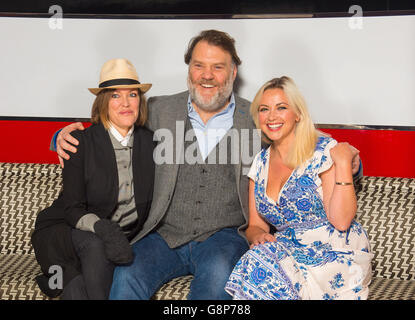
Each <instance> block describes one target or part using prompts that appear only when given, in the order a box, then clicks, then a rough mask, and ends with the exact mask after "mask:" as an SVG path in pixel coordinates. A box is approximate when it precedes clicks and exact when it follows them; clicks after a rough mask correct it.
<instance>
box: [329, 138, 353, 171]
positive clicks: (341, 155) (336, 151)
mask: <svg viewBox="0 0 415 320" xmlns="http://www.w3.org/2000/svg"><path fill="white" fill-rule="evenodd" d="M358 154H359V150H357V149H356V148H354V147H352V146H351V145H350V144H348V143H347V142H339V143H338V144H337V145H336V146H335V147H333V148H331V149H330V155H331V158H332V159H333V162H334V163H335V164H336V165H338V166H343V165H351V164H352V161H353V160H354V159H355V158H356V155H358Z"/></svg>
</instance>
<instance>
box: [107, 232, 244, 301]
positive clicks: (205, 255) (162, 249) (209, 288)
mask: <svg viewBox="0 0 415 320" xmlns="http://www.w3.org/2000/svg"><path fill="white" fill-rule="evenodd" d="M133 250H134V256H135V257H134V261H133V263H132V264H131V265H128V266H117V267H116V268H115V271H114V278H113V283H112V288H111V292H110V299H112V300H116V299H122V300H147V299H150V298H151V297H152V296H153V295H154V293H156V292H157V290H158V289H159V288H160V287H161V286H162V285H163V284H165V283H167V282H168V281H170V280H171V279H173V278H176V277H179V276H184V275H188V274H193V275H194V279H193V281H192V283H191V285H190V292H189V295H188V297H187V299H189V300H228V299H231V296H230V295H229V294H227V293H226V292H225V290H224V287H225V284H226V282H227V281H228V278H229V275H230V274H231V272H232V270H233V267H234V266H235V264H236V263H237V262H238V260H239V258H240V257H241V256H242V255H243V254H244V253H245V252H246V251H247V250H248V244H247V243H246V241H245V239H243V238H242V237H241V236H240V235H239V234H238V232H237V229H236V228H226V229H222V230H220V231H218V232H216V233H215V234H213V235H212V236H210V237H209V238H208V239H206V240H205V241H202V242H197V241H191V242H189V243H187V244H184V245H182V246H180V247H177V248H173V249H171V248H169V246H168V245H167V243H166V242H165V241H164V239H163V238H162V237H161V236H160V235H159V234H158V233H157V232H153V233H150V234H149V235H147V236H146V237H144V238H142V239H141V240H139V241H137V242H136V243H134V244H133Z"/></svg>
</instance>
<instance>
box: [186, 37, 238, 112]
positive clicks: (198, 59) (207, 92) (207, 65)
mask: <svg viewBox="0 0 415 320" xmlns="http://www.w3.org/2000/svg"><path fill="white" fill-rule="evenodd" d="M236 69H237V68H236V66H235V65H234V64H233V62H232V57H231V55H230V54H229V53H228V52H227V51H225V50H223V49H222V48H220V47H218V46H214V45H210V44H209V43H208V42H206V41H200V42H199V43H198V44H197V45H196V46H195V47H194V49H193V52H192V59H191V61H190V63H189V74H188V79H187V84H188V88H189V92H190V96H191V99H192V102H193V103H194V104H195V105H196V107H198V108H200V109H201V110H203V111H206V112H216V111H219V110H220V109H222V108H223V107H225V106H226V104H227V102H228V100H229V97H230V95H231V93H232V89H233V82H234V80H235V77H236V73H237V70H236Z"/></svg>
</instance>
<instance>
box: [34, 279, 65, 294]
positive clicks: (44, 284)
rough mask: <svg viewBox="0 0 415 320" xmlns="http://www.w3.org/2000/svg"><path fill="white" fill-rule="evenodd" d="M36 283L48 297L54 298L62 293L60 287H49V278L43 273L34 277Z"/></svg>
mask: <svg viewBox="0 0 415 320" xmlns="http://www.w3.org/2000/svg"><path fill="white" fill-rule="evenodd" d="M35 280H36V283H37V285H38V286H39V288H40V290H42V292H43V293H44V294H46V295H47V296H48V297H49V298H56V297H57V296H59V295H60V294H61V293H62V289H51V288H49V278H48V277H46V276H45V275H43V274H41V275H38V276H37V277H36V278H35Z"/></svg>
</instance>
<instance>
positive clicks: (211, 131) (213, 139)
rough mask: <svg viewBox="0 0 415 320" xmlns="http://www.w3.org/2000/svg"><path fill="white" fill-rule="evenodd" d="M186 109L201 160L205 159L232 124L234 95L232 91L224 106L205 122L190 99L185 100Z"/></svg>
mask: <svg viewBox="0 0 415 320" xmlns="http://www.w3.org/2000/svg"><path fill="white" fill-rule="evenodd" d="M187 111H188V116H189V119H190V123H191V124H192V127H193V130H194V132H195V136H196V138H197V142H198V144H199V150H200V152H201V156H202V159H203V161H204V160H206V158H207V156H208V155H209V153H210V152H211V151H212V150H213V149H214V148H215V146H216V145H217V144H218V143H219V142H220V140H221V139H222V138H223V137H224V135H225V134H226V132H227V131H228V130H229V129H230V128H232V126H233V114H234V112H235V97H234V95H233V93H232V95H231V100H230V102H229V104H228V105H227V106H226V108H225V109H224V110H223V111H221V112H219V113H217V114H215V115H214V116H213V117H212V118H210V119H209V120H208V122H207V123H206V124H204V123H203V121H202V119H201V118H200V116H199V114H198V113H197V111H196V110H195V109H194V107H193V105H192V100H191V98H190V95H189V98H188V100H187Z"/></svg>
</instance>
